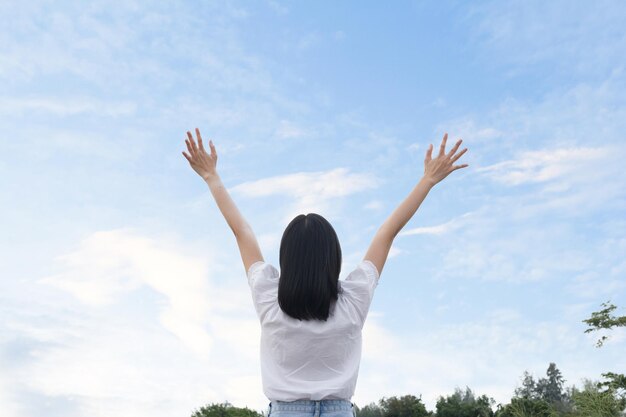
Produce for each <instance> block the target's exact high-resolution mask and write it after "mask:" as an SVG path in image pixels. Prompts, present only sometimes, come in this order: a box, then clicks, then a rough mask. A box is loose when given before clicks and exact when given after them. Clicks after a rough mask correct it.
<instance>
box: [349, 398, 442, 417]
mask: <svg viewBox="0 0 626 417" xmlns="http://www.w3.org/2000/svg"><path fill="white" fill-rule="evenodd" d="M379 403H380V408H381V409H382V415H383V417H428V416H429V415H430V413H429V412H428V411H426V406H425V405H424V403H423V402H422V398H421V396H420V398H417V397H416V396H414V395H404V396H402V397H400V398H397V397H395V396H393V397H389V398H384V397H383V399H381V400H380V401H379ZM359 417H360V416H359Z"/></svg>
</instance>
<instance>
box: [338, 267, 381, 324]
mask: <svg viewBox="0 0 626 417" xmlns="http://www.w3.org/2000/svg"><path fill="white" fill-rule="evenodd" d="M379 278H380V274H379V273H378V269H377V268H376V265H374V264H373V263H372V262H371V261H369V260H367V259H365V260H363V261H361V262H359V264H358V265H357V267H356V268H355V269H354V270H353V271H352V272H350V274H348V276H347V277H346V279H345V280H344V283H343V284H342V288H344V291H345V293H346V295H345V297H346V298H347V300H348V302H349V303H350V304H352V306H353V307H354V308H355V310H356V313H357V315H358V317H359V319H360V322H359V324H360V325H361V327H362V326H363V325H364V324H365V319H366V318H367V313H368V312H369V308H370V305H371V303H372V299H373V298H374V291H375V290H376V287H377V286H378V280H379Z"/></svg>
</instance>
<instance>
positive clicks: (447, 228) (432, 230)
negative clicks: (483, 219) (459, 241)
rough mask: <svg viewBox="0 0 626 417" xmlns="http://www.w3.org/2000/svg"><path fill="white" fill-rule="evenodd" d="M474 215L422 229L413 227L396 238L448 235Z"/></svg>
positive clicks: (462, 216)
mask: <svg viewBox="0 0 626 417" xmlns="http://www.w3.org/2000/svg"><path fill="white" fill-rule="evenodd" d="M473 214H474V213H465V214H462V215H461V216H459V217H456V218H454V219H452V220H450V221H447V222H445V223H443V224H439V225H436V226H424V227H414V228H412V229H408V230H405V231H401V232H400V233H398V236H410V235H441V234H444V233H448V232H451V231H454V230H456V229H458V228H459V227H462V226H463V224H464V222H465V220H466V219H467V218H468V217H469V216H472V215H473Z"/></svg>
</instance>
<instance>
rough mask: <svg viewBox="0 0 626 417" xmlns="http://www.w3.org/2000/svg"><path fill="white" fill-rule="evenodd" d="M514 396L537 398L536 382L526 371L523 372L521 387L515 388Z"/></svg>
mask: <svg viewBox="0 0 626 417" xmlns="http://www.w3.org/2000/svg"><path fill="white" fill-rule="evenodd" d="M514 396H515V398H530V399H535V398H537V382H536V381H535V379H534V378H533V376H532V375H531V374H530V373H528V371H524V375H523V376H522V386H521V387H517V388H515V395H514Z"/></svg>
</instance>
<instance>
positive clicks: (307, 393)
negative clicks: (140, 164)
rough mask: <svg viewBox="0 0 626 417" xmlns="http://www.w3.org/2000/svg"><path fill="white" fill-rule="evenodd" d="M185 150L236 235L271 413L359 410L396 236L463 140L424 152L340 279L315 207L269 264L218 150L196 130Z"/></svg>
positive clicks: (328, 232) (333, 244)
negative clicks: (358, 394)
mask: <svg viewBox="0 0 626 417" xmlns="http://www.w3.org/2000/svg"><path fill="white" fill-rule="evenodd" d="M196 135H197V138H198V143H197V144H196V142H195V141H194V138H193V136H192V134H191V133H190V132H187V136H188V139H186V140H185V142H186V144H187V150H188V151H189V155H188V154H186V153H185V152H183V156H185V158H186V159H187V160H188V161H189V164H190V165H191V167H192V168H193V169H194V171H196V172H197V173H198V174H199V175H200V176H201V177H202V178H203V179H204V180H205V181H206V182H207V184H208V185H209V188H210V189H211V193H212V194H213V197H214V198H215V201H216V202H217V205H218V207H219V209H220V211H221V212H222V214H223V215H224V217H225V219H226V222H227V223H228V225H229V226H230V228H231V229H232V231H233V233H234V234H235V238H236V239H237V244H238V246H239V250H240V252H241V258H242V260H243V264H244V267H245V270H246V273H247V277H248V284H249V285H250V289H251V291H252V299H253V301H254V307H255V309H256V312H257V316H258V318H259V321H260V323H261V329H262V330H261V376H262V381H263V391H264V394H265V395H266V396H267V398H268V399H270V403H269V407H268V417H269V415H273V414H276V413H277V412H278V413H279V414H280V415H281V416H282V417H320V416H321V417H351V416H356V412H355V410H354V405H353V404H352V403H351V402H350V399H351V398H352V396H353V395H354V391H355V387H356V380H357V376H358V370H359V364H360V361H361V331H362V329H363V325H364V323H365V319H366V317H367V313H368V311H369V307H370V304H371V301H372V297H373V295H374V290H375V288H376V286H377V285H378V280H379V278H380V274H381V273H382V270H383V266H384V264H385V261H386V259H387V255H388V253H389V249H390V248H391V244H392V242H393V240H394V238H395V237H396V235H397V234H398V233H399V232H400V230H401V229H402V228H403V227H404V225H405V224H406V223H407V222H408V221H409V219H410V218H411V217H413V214H415V212H416V211H417V209H418V207H419V206H420V204H421V203H422V201H423V200H424V198H426V195H427V194H428V192H429V191H430V189H431V188H432V187H433V186H434V185H435V184H437V183H438V182H440V181H441V180H443V179H444V178H445V177H447V176H448V174H450V173H451V172H452V171H454V170H457V169H459V168H464V167H467V166H468V165H467V164H463V165H453V164H454V163H455V162H456V161H457V160H458V159H459V158H460V157H461V155H463V154H464V153H465V152H466V151H467V148H465V149H463V150H462V151H461V152H459V153H456V151H457V150H458V148H459V146H460V145H461V139H459V140H458V141H457V143H456V144H455V145H454V147H453V148H452V149H451V151H450V152H449V153H447V154H446V152H445V147H446V141H447V139H448V134H447V133H446V134H445V135H444V136H443V140H442V142H441V146H440V148H439V154H438V155H437V157H436V158H434V159H433V158H432V151H433V145H432V144H431V145H430V146H429V148H428V150H427V151H426V157H425V160H424V175H423V177H422V178H421V180H420V181H419V182H418V184H417V185H416V186H415V188H414V189H413V190H412V191H411V193H410V194H409V196H408V197H407V198H406V199H405V200H404V201H403V202H402V203H401V204H400V205H399V206H398V208H396V210H395V211H394V212H393V213H392V214H391V216H389V218H388V219H387V220H386V221H385V222H384V223H383V225H382V226H381V227H380V228H379V229H378V231H377V232H376V235H375V236H374V239H373V241H372V243H371V245H370V247H369V249H368V251H367V253H366V254H365V257H364V258H363V260H362V261H361V262H360V263H359V264H358V265H357V267H356V268H355V269H354V270H353V271H352V272H351V273H350V274H349V275H348V276H347V277H346V279H345V280H343V281H340V280H339V273H340V270H341V247H340V245H339V241H338V239H337V235H336V233H335V231H334V229H333V227H332V226H331V225H330V223H329V222H328V221H327V220H326V219H324V218H323V217H322V216H320V215H318V214H315V213H309V214H307V215H304V214H300V215H298V216H296V217H295V218H294V219H293V220H292V221H291V222H290V223H289V225H288V226H287V228H286V229H285V231H284V233H283V237H282V240H281V244H280V269H281V272H280V273H279V272H278V270H277V269H276V268H275V267H273V266H272V265H270V264H268V263H266V262H265V261H264V259H263V256H262V255H261V250H260V249H259V245H258V243H257V240H256V237H255V235H254V232H253V231H252V228H251V227H250V226H249V225H248V223H247V222H246V221H245V219H244V218H243V217H242V216H241V214H240V213H239V211H238V210H237V207H236V206H235V203H234V202H233V200H232V199H231V198H230V196H229V194H228V192H227V191H226V189H225V188H224V185H223V184H222V182H221V180H220V177H219V176H218V174H217V171H216V165H217V152H216V151H215V147H214V146H213V141H209V146H210V150H211V153H210V154H208V153H207V152H206V151H205V149H204V145H203V143H202V137H201V136H200V131H199V130H198V129H197V128H196Z"/></svg>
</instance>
